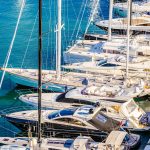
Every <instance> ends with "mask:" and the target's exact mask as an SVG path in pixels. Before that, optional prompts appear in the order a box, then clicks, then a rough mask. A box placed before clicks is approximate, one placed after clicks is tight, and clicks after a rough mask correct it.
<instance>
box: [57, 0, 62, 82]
mask: <svg viewBox="0 0 150 150" xmlns="http://www.w3.org/2000/svg"><path fill="white" fill-rule="evenodd" d="M57 3H58V4H57V7H58V25H57V31H56V32H57V37H56V38H57V43H56V45H57V52H56V73H57V80H60V76H61V28H62V25H61V0H58V1H57Z"/></svg>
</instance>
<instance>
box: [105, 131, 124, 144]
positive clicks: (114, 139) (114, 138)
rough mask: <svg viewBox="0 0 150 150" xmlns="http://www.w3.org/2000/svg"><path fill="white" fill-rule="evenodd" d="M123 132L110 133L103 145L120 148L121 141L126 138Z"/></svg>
mask: <svg viewBox="0 0 150 150" xmlns="http://www.w3.org/2000/svg"><path fill="white" fill-rule="evenodd" d="M126 134H127V133H126V132H124V131H112V132H111V133H110V134H109V136H108V137H107V139H106V142H105V144H110V145H114V146H115V147H119V146H121V144H122V142H123V139H124V138H125V136H126Z"/></svg>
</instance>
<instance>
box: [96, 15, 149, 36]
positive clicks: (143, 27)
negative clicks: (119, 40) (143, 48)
mask: <svg viewBox="0 0 150 150" xmlns="http://www.w3.org/2000/svg"><path fill="white" fill-rule="evenodd" d="M94 24H95V25H96V26H97V27H99V28H101V29H103V30H106V31H107V30H108V26H109V21H108V20H102V21H101V20H97V21H96V22H95V23H94ZM111 24H112V25H111V30H112V32H113V33H121V34H126V30H127V18H116V19H112V22H111ZM130 30H131V31H132V34H136V33H143V32H144V33H149V31H150V16H149V15H146V14H143V15H140V16H136V15H134V16H132V20H131V26H130Z"/></svg>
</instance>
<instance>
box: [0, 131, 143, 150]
mask: <svg viewBox="0 0 150 150" xmlns="http://www.w3.org/2000/svg"><path fill="white" fill-rule="evenodd" d="M35 141H36V139H35V138H24V137H18V138H8V137H2V138H0V143H1V144H6V145H4V146H1V147H0V150H6V149H10V148H11V150H16V149H17V150H31V148H32V150H38V147H37V146H36V142H35ZM139 142H140V135H137V134H128V133H127V132H125V131H112V132H111V133H110V134H109V135H108V137H107V138H106V139H105V140H104V141H103V142H95V141H94V140H93V139H92V138H90V137H88V136H78V137H77V138H75V139H70V138H68V139H65V138H47V139H44V138H42V144H41V149H42V148H43V149H44V150H49V149H55V150H76V149H78V150H91V149H92V150H102V149H103V150H111V149H112V147H113V148H115V149H120V150H126V149H128V150H129V149H131V148H134V147H137V146H138V144H139ZM29 147H30V148H29Z"/></svg>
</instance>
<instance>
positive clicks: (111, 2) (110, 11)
mask: <svg viewBox="0 0 150 150" xmlns="http://www.w3.org/2000/svg"><path fill="white" fill-rule="evenodd" d="M109 1H110V3H109V26H108V41H111V38H112V37H111V25H112V15H113V2H114V0H109Z"/></svg>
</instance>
